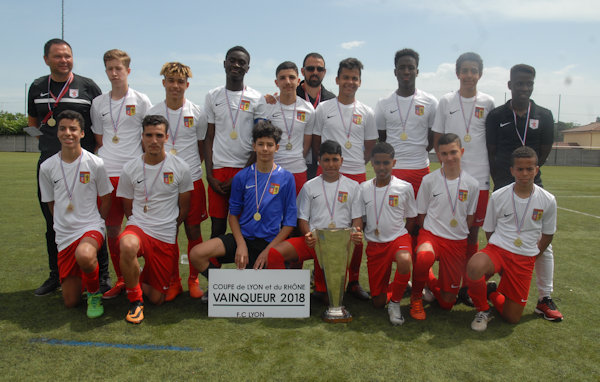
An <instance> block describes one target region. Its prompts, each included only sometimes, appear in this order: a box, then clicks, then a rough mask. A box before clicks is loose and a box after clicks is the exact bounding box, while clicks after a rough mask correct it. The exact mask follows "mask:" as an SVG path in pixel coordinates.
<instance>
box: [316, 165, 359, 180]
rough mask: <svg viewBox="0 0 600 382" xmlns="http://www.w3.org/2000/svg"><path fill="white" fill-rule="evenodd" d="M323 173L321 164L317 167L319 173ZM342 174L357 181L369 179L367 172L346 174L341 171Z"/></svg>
mask: <svg viewBox="0 0 600 382" xmlns="http://www.w3.org/2000/svg"><path fill="white" fill-rule="evenodd" d="M322 173H323V169H322V168H321V166H319V167H318V168H317V175H321V174H322ZM340 174H342V175H344V176H345V177H346V178H350V179H352V180H355V181H357V182H358V183H362V182H366V181H367V173H365V172H363V173H362V174H344V173H342V172H340Z"/></svg>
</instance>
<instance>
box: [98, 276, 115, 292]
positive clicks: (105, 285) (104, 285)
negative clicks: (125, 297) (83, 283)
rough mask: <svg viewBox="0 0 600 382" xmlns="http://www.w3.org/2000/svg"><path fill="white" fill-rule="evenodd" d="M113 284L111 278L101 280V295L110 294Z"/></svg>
mask: <svg viewBox="0 0 600 382" xmlns="http://www.w3.org/2000/svg"><path fill="white" fill-rule="evenodd" d="M111 285H112V282H111V281H110V277H107V278H105V279H100V293H102V294H104V293H106V292H108V291H109V290H111V288H112V286H111Z"/></svg>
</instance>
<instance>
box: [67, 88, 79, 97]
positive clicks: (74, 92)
mask: <svg viewBox="0 0 600 382" xmlns="http://www.w3.org/2000/svg"><path fill="white" fill-rule="evenodd" d="M69 97H71V98H77V97H79V89H69Z"/></svg>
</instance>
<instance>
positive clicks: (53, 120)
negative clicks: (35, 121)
mask: <svg viewBox="0 0 600 382" xmlns="http://www.w3.org/2000/svg"><path fill="white" fill-rule="evenodd" d="M46 124H47V125H48V126H50V127H54V126H56V119H54V118H52V117H51V118H50V119H49V120H47V121H46Z"/></svg>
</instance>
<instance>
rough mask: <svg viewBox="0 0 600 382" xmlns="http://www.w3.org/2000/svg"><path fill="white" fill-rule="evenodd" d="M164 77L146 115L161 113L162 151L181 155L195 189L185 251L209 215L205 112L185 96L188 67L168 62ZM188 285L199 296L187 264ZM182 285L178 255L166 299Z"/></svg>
mask: <svg viewBox="0 0 600 382" xmlns="http://www.w3.org/2000/svg"><path fill="white" fill-rule="evenodd" d="M160 75H161V76H164V78H163V80H162V83H163V86H164V88H165V100H164V101H163V102H161V103H159V104H157V105H155V106H153V107H152V108H151V109H150V110H149V111H148V115H161V116H163V117H165V118H166V119H167V121H169V129H168V133H169V139H168V140H167V142H165V150H166V151H168V152H169V153H170V154H172V155H176V156H177V157H179V158H181V159H182V160H183V161H184V162H185V163H187V165H188V166H189V167H190V170H191V172H192V182H193V183H194V189H193V190H192V195H191V198H190V211H189V213H188V215H187V217H186V219H185V221H184V226H185V234H186V236H187V239H188V246H187V253H188V254H189V253H190V250H191V249H192V248H194V246H195V245H196V244H199V243H202V232H201V231H200V223H202V222H203V221H204V220H206V218H207V217H208V216H207V214H206V190H205V189H204V183H203V182H202V158H203V156H204V154H203V152H204V136H205V135H206V115H205V114H204V112H203V111H202V109H200V107H199V106H198V105H196V104H194V103H192V102H190V101H189V100H187V99H186V98H185V91H186V90H187V88H188V87H189V86H190V83H189V81H188V79H189V78H192V70H191V69H190V67H189V66H187V65H183V64H181V63H179V62H167V63H166V64H164V65H163V67H162V69H161V70H160ZM189 268H190V274H189V277H188V288H189V291H190V296H191V297H192V298H201V297H202V295H203V292H202V289H200V284H199V282H198V271H197V270H196V269H195V268H194V267H193V266H192V264H191V263H190V264H189ZM182 291H183V288H182V287H181V278H180V277H179V256H177V257H176V258H175V259H174V264H173V274H172V276H171V284H170V286H169V291H168V292H167V296H166V297H165V301H171V300H173V299H175V297H177V295H179V294H180V293H181V292H182Z"/></svg>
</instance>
